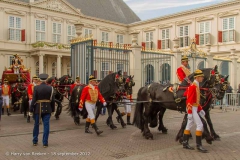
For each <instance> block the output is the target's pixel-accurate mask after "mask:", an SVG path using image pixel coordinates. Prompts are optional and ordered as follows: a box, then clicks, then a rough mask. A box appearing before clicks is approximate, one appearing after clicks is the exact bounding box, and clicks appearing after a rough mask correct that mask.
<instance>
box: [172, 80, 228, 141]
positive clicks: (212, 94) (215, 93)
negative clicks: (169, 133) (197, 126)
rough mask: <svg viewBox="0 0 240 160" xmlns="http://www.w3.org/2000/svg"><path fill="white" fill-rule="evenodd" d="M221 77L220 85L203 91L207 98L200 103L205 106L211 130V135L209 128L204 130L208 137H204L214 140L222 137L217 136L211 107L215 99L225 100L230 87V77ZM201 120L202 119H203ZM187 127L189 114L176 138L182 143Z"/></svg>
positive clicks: (217, 84) (206, 117)
mask: <svg viewBox="0 0 240 160" xmlns="http://www.w3.org/2000/svg"><path fill="white" fill-rule="evenodd" d="M220 77H221V79H220V81H219V83H216V84H215V85H214V87H213V88H212V89H209V90H201V94H202V95H204V96H205V98H201V99H200V103H201V105H202V106H203V110H204V111H205V119H206V121H207V124H208V126H209V128H210V133H209V131H208V128H206V127H205V128H204V130H205V131H207V135H203V136H209V135H210V136H211V137H213V139H214V140H219V139H220V136H219V135H218V134H216V132H215V130H214V128H213V124H212V121H211V118H210V110H211V105H212V102H213V100H214V99H218V100H222V99H223V97H224V95H225V91H226V90H227V86H228V76H226V77H223V76H221V75H220ZM201 119H202V117H201ZM186 125H187V114H185V116H184V118H183V122H182V126H181V129H180V130H179V132H178V134H177V136H176V141H179V142H180V143H182V140H183V131H184V129H185V127H186Z"/></svg>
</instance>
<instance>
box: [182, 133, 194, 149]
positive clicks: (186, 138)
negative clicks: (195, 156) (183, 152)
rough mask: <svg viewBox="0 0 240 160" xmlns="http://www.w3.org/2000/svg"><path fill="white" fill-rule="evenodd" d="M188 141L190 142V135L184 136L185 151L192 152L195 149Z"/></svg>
mask: <svg viewBox="0 0 240 160" xmlns="http://www.w3.org/2000/svg"><path fill="white" fill-rule="evenodd" d="M188 141H189V135H187V134H184V135H183V142H182V144H183V148H185V149H190V150H194V148H193V147H191V146H189V144H188Z"/></svg>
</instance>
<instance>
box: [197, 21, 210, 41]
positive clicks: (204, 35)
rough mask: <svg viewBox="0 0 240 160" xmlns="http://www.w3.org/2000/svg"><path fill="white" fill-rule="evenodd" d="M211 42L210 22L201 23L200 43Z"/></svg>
mask: <svg viewBox="0 0 240 160" xmlns="http://www.w3.org/2000/svg"><path fill="white" fill-rule="evenodd" d="M208 43H210V22H201V23H199V44H200V45H205V44H208Z"/></svg>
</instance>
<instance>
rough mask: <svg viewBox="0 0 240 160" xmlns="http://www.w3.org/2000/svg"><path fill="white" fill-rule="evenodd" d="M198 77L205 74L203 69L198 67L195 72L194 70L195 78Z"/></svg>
mask: <svg viewBox="0 0 240 160" xmlns="http://www.w3.org/2000/svg"><path fill="white" fill-rule="evenodd" d="M196 77H204V74H203V72H202V71H201V70H199V69H197V70H196V71H195V72H194V78H196Z"/></svg>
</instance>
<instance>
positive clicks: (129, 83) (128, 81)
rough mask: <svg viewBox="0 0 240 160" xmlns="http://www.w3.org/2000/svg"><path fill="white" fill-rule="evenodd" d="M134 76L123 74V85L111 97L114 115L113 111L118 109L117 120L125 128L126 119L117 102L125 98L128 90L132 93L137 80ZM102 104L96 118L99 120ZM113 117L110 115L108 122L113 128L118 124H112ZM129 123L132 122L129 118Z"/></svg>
mask: <svg viewBox="0 0 240 160" xmlns="http://www.w3.org/2000/svg"><path fill="white" fill-rule="evenodd" d="M133 77H134V76H131V75H130V76H123V84H124V85H123V86H120V87H119V89H118V92H116V93H115V95H114V96H113V97H111V99H109V100H110V101H112V103H111V106H112V107H111V108H112V115H113V112H114V111H116V113H117V115H118V116H117V117H116V119H117V121H118V123H121V126H122V127H123V128H125V127H126V123H125V122H124V120H123V119H122V116H123V114H122V113H121V112H120V111H119V109H118V106H117V102H121V101H122V100H123V97H124V93H125V92H127V93H128V94H129V95H131V94H132V87H133V86H134V85H135V82H134V80H133ZM101 107H102V106H101V105H100V106H99V107H98V108H97V112H96V118H95V120H96V121H97V119H98V117H99V115H100V113H101V110H102V108H101ZM110 118H111V117H108V119H107V121H106V123H107V125H108V126H110V128H111V129H115V128H117V126H115V125H114V124H111V119H110ZM129 123H130V120H129Z"/></svg>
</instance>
